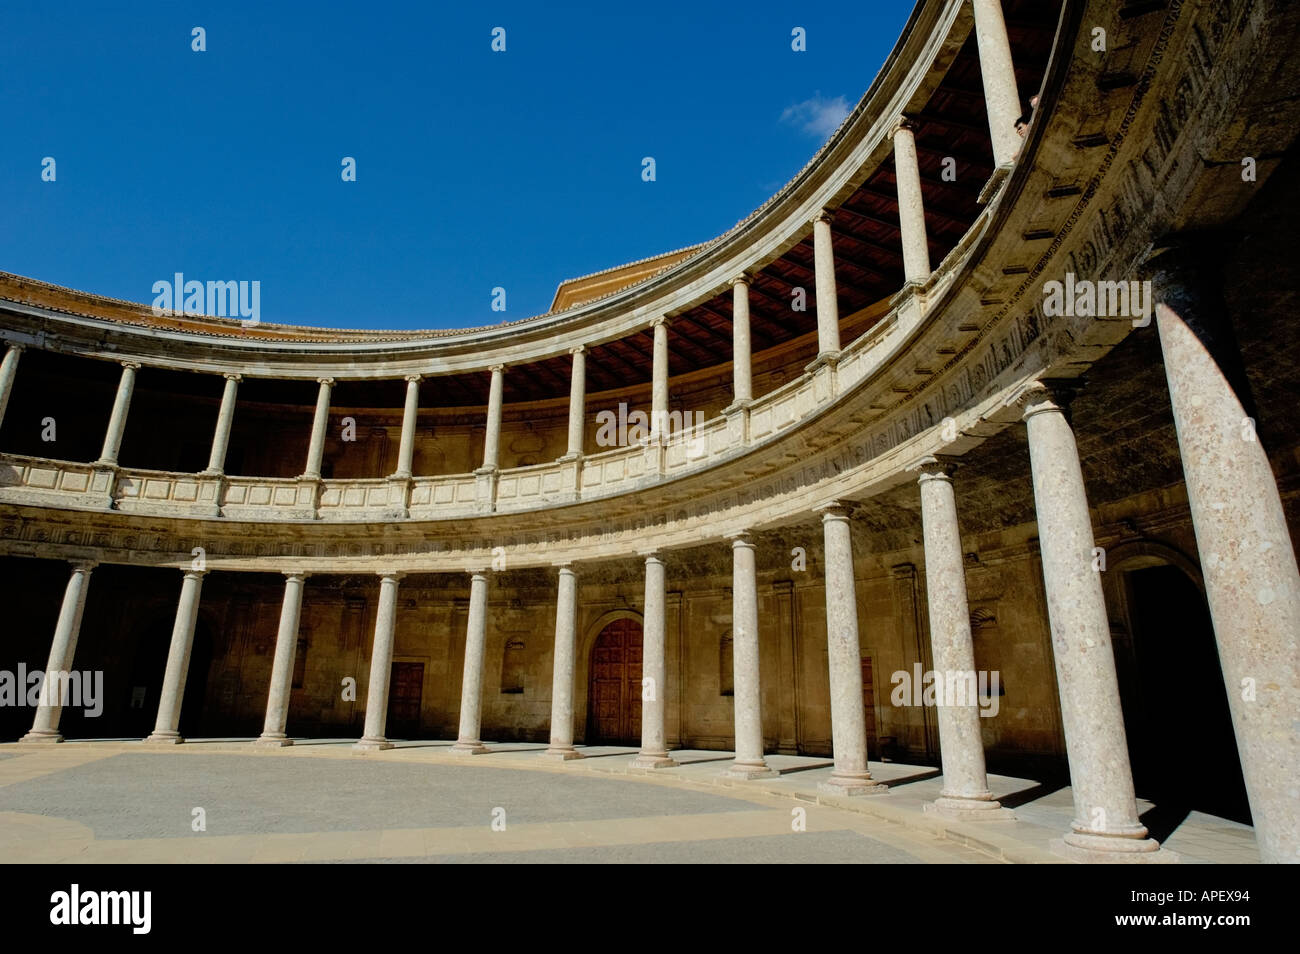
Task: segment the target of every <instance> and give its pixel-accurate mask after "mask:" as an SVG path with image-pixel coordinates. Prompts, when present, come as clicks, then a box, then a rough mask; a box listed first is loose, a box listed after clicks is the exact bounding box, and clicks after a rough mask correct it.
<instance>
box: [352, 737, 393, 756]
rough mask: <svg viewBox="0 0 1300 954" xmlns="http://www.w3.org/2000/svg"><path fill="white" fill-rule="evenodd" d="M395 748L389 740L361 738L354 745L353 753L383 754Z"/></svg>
mask: <svg viewBox="0 0 1300 954" xmlns="http://www.w3.org/2000/svg"><path fill="white" fill-rule="evenodd" d="M394 747H395V746H394V745H393V743H391V742H389V741H388V740H387V739H368V738H364V737H363V738H361V739H358V740H357V741H356V742H353V743H352V751H353V752H382V751H384V750H385V749H391V748H394Z"/></svg>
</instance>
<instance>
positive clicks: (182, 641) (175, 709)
mask: <svg viewBox="0 0 1300 954" xmlns="http://www.w3.org/2000/svg"><path fill="white" fill-rule="evenodd" d="M204 573H205V571H203V570H186V571H185V578H184V580H183V581H182V582H181V598H180V602H179V603H177V606H176V624H175V625H174V626H173V627H172V641H171V646H170V647H168V650H167V669H166V671H165V672H164V673H163V684H162V697H161V698H160V699H159V701H158V721H157V722H156V723H154V727H153V732H151V733H150V734H149V737H148V738H147V739H145V741H146V742H161V743H168V744H176V743H180V742H184V741H185V740H184V739H183V738H181V734H180V732H179V731H177V730H178V729H179V728H180V724H181V702H182V701H183V700H184V698H185V679H186V677H187V676H188V675H189V670H190V650H191V649H193V648H194V626H195V624H196V623H197V622H198V619H199V595H200V593H201V592H202V590H203V577H204Z"/></svg>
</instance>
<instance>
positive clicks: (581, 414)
mask: <svg viewBox="0 0 1300 954" xmlns="http://www.w3.org/2000/svg"><path fill="white" fill-rule="evenodd" d="M569 354H571V355H573V371H572V373H571V375H570V377H569V451H568V454H567V456H569V457H581V456H582V453H583V446H582V445H583V434H584V431H585V429H586V423H587V421H586V417H587V349H586V348H584V347H583V346H582V345H579V346H578V347H576V348H570V349H569Z"/></svg>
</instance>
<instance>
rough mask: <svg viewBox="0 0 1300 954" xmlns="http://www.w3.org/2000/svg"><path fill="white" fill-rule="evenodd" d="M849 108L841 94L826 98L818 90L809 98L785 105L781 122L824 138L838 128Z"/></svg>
mask: <svg viewBox="0 0 1300 954" xmlns="http://www.w3.org/2000/svg"><path fill="white" fill-rule="evenodd" d="M851 108H852V107H850V106H849V102H848V100H846V99H845V98H844V97H843V96H836V97H835V98H834V99H827V98H826V97H824V96H822V94H821V91H820V90H818V91H817V92H815V93H813V95H812V97H811V98H810V99H805V100H804V101H803V102H802V103H795V104H794V105H793V106H787V107H786V109H785V111H784V112H782V113H781V122H783V123H786V124H788V125H791V126H795V127H797V128H798V129H800V130H801V131H803V132H805V133H807V134H808V135H810V136H816V137H817V138H818V139H825V138H826V137H827V136H829V135H830V134H831V133H833V132H835V130H836V129H838V128H839V125H840V123H842V122H843V121H844V117H845V116H847V115H848V114H849V110H850V109H851Z"/></svg>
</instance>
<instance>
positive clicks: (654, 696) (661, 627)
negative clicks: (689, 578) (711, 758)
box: [632, 554, 677, 769]
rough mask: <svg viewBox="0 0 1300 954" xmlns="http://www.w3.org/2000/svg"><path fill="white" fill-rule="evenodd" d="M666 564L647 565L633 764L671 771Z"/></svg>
mask: <svg viewBox="0 0 1300 954" xmlns="http://www.w3.org/2000/svg"><path fill="white" fill-rule="evenodd" d="M666 604H667V594H666V592H665V577H664V564H663V561H662V560H660V559H659V558H658V557H657V556H654V555H653V554H652V555H650V556H648V557H646V561H645V615H644V617H643V619H642V627H643V643H642V648H641V678H642V684H641V751H640V752H639V753H638V754H637V757H636V758H635V759H634V760H633V761H632V765H633V766H634V767H636V768H646V769H656V768H669V767H671V766H673V765H676V764H677V763H676V762H674V761H673V760H672V759H671V758H669V757H668V746H667V743H666V741H665V739H666V732H665V728H664V709H665V706H664V690H665V682H666V681H667V678H668V667H667V663H666V661H665V659H664V653H665V645H666V643H667V637H666V631H665V627H666V623H667V619H666Z"/></svg>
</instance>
